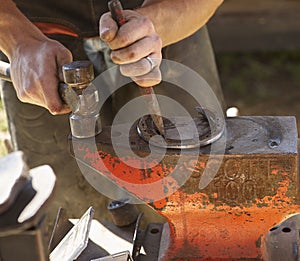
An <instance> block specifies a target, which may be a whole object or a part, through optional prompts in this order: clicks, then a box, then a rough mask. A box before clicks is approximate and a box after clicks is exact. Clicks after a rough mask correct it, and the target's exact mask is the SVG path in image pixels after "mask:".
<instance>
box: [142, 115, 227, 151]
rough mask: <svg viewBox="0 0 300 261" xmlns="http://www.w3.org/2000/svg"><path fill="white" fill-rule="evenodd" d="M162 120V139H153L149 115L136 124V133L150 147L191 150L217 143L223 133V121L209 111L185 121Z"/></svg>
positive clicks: (152, 128)
mask: <svg viewBox="0 0 300 261" xmlns="http://www.w3.org/2000/svg"><path fill="white" fill-rule="evenodd" d="M163 120H164V124H163V126H164V137H163V139H155V138H154V139H153V137H155V136H156V135H158V133H157V130H156V126H155V124H154V122H153V119H152V117H150V115H145V116H143V117H142V118H140V119H139V121H138V123H137V132H138V134H139V135H140V137H141V138H142V139H144V140H145V141H146V142H148V143H151V145H154V146H157V147H160V148H168V149H179V150H181V149H192V148H199V147H202V146H206V145H209V144H211V143H213V142H215V141H217V140H218V139H219V138H220V137H221V136H222V135H223V133H224V131H225V120H224V119H223V118H220V117H218V116H217V114H216V113H213V112H211V111H209V110H201V111H199V112H198V116H197V117H195V118H193V119H190V120H187V118H186V117H173V118H170V119H163Z"/></svg>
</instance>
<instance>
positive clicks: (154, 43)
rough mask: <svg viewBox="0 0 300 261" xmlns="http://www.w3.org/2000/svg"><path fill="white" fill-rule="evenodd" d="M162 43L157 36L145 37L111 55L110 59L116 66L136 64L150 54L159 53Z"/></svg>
mask: <svg viewBox="0 0 300 261" xmlns="http://www.w3.org/2000/svg"><path fill="white" fill-rule="evenodd" d="M161 46H162V42H161V39H160V37H159V36H158V35H157V34H153V35H151V36H148V37H145V38H143V39H141V40H140V41H137V42H135V43H134V44H132V45H130V46H128V47H126V48H122V49H120V50H117V51H113V52H112V53H111V59H112V61H113V62H114V63H116V64H128V63H134V62H137V61H139V60H141V59H143V58H144V57H146V56H147V55H149V54H151V53H157V52H161Z"/></svg>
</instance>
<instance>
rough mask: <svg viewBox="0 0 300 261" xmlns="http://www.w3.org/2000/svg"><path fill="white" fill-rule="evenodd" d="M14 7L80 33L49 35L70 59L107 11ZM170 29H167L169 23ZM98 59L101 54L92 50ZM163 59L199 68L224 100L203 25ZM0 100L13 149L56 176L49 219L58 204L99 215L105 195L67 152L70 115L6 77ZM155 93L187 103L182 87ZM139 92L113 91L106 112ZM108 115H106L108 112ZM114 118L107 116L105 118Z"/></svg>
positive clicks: (43, 4) (64, 3)
mask: <svg viewBox="0 0 300 261" xmlns="http://www.w3.org/2000/svg"><path fill="white" fill-rule="evenodd" d="M15 2H16V4H17V6H18V7H19V8H20V9H21V11H22V12H24V14H25V15H26V16H28V17H29V18H30V19H31V20H32V21H33V22H45V23H49V22H50V23H56V24H62V25H64V26H67V27H68V28H70V29H71V30H72V31H74V32H75V33H76V34H78V37H73V36H67V35H61V34H55V35H49V37H51V38H54V39H57V40H58V41H60V42H62V43H63V44H64V45H65V46H66V47H67V48H69V49H70V50H71V51H72V53H73V57H74V60H82V59H87V55H86V54H85V52H84V48H83V41H84V38H88V37H96V36H98V21H99V18H100V16H101V14H102V13H103V12H106V11H107V1H106V0H105V1H97V0H95V1H92V0H85V1H84V0H78V1H69V0H60V1H54V0H50V1H38V0H32V1H28V0H24V1H21V0H18V1H15ZM123 3H124V4H123V5H124V8H136V7H138V6H139V5H140V4H141V3H142V1H132V0H129V1H123ZM170 29H171V28H170ZM95 54H98V56H99V57H100V58H99V59H103V61H105V59H104V58H103V54H102V53H101V52H99V50H95ZM163 58H165V59H169V60H174V61H177V62H179V63H182V64H184V65H186V66H188V67H190V68H191V69H193V70H194V71H196V72H197V73H199V74H200V75H201V76H202V77H203V78H204V79H206V81H207V82H208V83H209V85H210V86H211V87H212V89H213V90H214V91H215V93H216V95H217V97H218V98H219V100H220V102H221V103H223V98H222V92H221V88H220V83H219V78H218V73H217V69H216V65H215V61H214V55H213V51H212V48H211V44H210V40H209V36H208V33H207V30H206V28H205V27H204V28H203V29H201V30H199V31H198V32H197V33H195V34H194V35H192V36H190V37H188V38H186V39H184V40H182V41H180V42H178V43H176V44H173V45H170V46H168V47H166V48H164V49H163ZM2 85H3V88H2V99H3V101H4V104H5V108H6V112H7V117H8V123H9V130H10V132H11V136H12V141H13V146H14V149H15V150H22V151H23V152H24V153H25V156H26V157H27V159H28V163H29V165H30V167H34V166H38V165H42V164H49V165H51V166H52V167H53V169H54V171H55V173H56V175H57V179H58V181H57V190H56V191H57V192H56V196H55V199H54V201H53V202H54V203H53V204H52V209H53V211H50V215H49V219H50V220H54V217H55V213H56V211H57V209H58V207H59V206H63V207H66V208H67V209H68V210H70V211H71V212H72V211H73V213H71V215H72V216H75V217H76V216H79V215H81V214H82V213H83V212H84V211H85V210H86V209H87V208H88V206H90V205H93V206H94V207H95V209H96V214H98V215H97V216H98V217H99V216H102V217H103V212H102V211H101V209H103V208H105V207H106V204H107V202H108V199H105V198H104V197H102V196H101V195H100V194H99V193H98V192H96V191H95V190H94V189H93V188H92V187H91V186H90V185H89V184H88V183H87V182H86V181H85V180H84V178H83V176H82V175H81V173H80V170H79V169H78V166H77V163H76V161H75V160H74V159H73V158H72V157H71V156H70V154H69V148H68V146H69V145H68V140H67V137H68V134H69V132H70V127H69V120H68V115H62V116H53V115H51V114H50V113H49V112H48V111H47V110H46V109H44V108H41V107H38V106H35V105H31V104H25V103H22V102H20V101H19V100H18V99H17V97H16V94H15V91H14V89H13V88H12V86H10V84H9V83H7V82H2ZM155 91H156V92H157V93H159V94H163V95H166V96H169V97H171V98H174V99H178V101H179V102H180V103H182V104H183V105H186V106H188V107H190V106H191V105H190V102H189V100H188V99H185V94H184V93H183V92H182V91H181V92H180V93H179V91H174V87H173V86H169V85H168V84H165V83H162V84H160V85H159V86H158V87H156V88H155ZM137 95H139V91H138V88H137V87H136V86H135V85H133V84H132V85H131V86H128V88H127V89H126V90H123V91H122V92H120V93H118V94H116V95H113V97H112V101H111V104H108V108H107V111H111V112H112V113H107V115H109V114H110V115H111V116H112V117H113V115H114V113H115V111H117V110H118V108H120V107H121V106H122V105H123V104H125V103H126V102H127V101H129V100H131V99H132V98H133V97H134V96H137ZM107 115H106V117H107ZM111 120H112V119H107V121H106V122H107V123H109V122H111Z"/></svg>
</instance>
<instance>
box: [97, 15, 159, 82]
mask: <svg viewBox="0 0 300 261" xmlns="http://www.w3.org/2000/svg"><path fill="white" fill-rule="evenodd" d="M123 14H124V16H125V19H126V23H125V24H124V25H122V26H121V27H120V28H118V25H117V23H116V22H115V21H114V20H113V19H112V18H111V15H110V13H105V14H103V15H102V17H101V19H100V26H99V27H100V28H99V31H100V37H101V39H102V40H103V41H105V42H107V44H108V45H109V47H110V48H111V50H112V53H111V58H112V61H113V62H114V63H116V64H119V65H120V70H121V73H122V74H123V75H124V76H128V77H130V78H131V79H132V80H133V81H134V82H136V83H137V84H138V85H140V86H142V87H149V86H153V85H156V84H158V83H159V82H160V81H161V73H160V70H159V65H160V63H161V59H162V55H161V49H162V41H161V39H160V37H159V36H158V34H157V33H156V32H155V29H154V26H153V24H152V22H151V21H150V20H149V19H148V18H147V17H145V16H142V15H141V14H139V13H138V12H135V11H131V10H123ZM147 57H150V60H152V61H153V65H151V62H150V61H149V60H148V59H147Z"/></svg>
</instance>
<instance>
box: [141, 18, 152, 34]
mask: <svg viewBox="0 0 300 261" xmlns="http://www.w3.org/2000/svg"><path fill="white" fill-rule="evenodd" d="M142 24H143V25H144V26H145V28H147V29H148V33H150V32H153V31H154V26H153V23H152V21H151V20H150V19H149V18H148V17H146V16H143V17H142Z"/></svg>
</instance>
